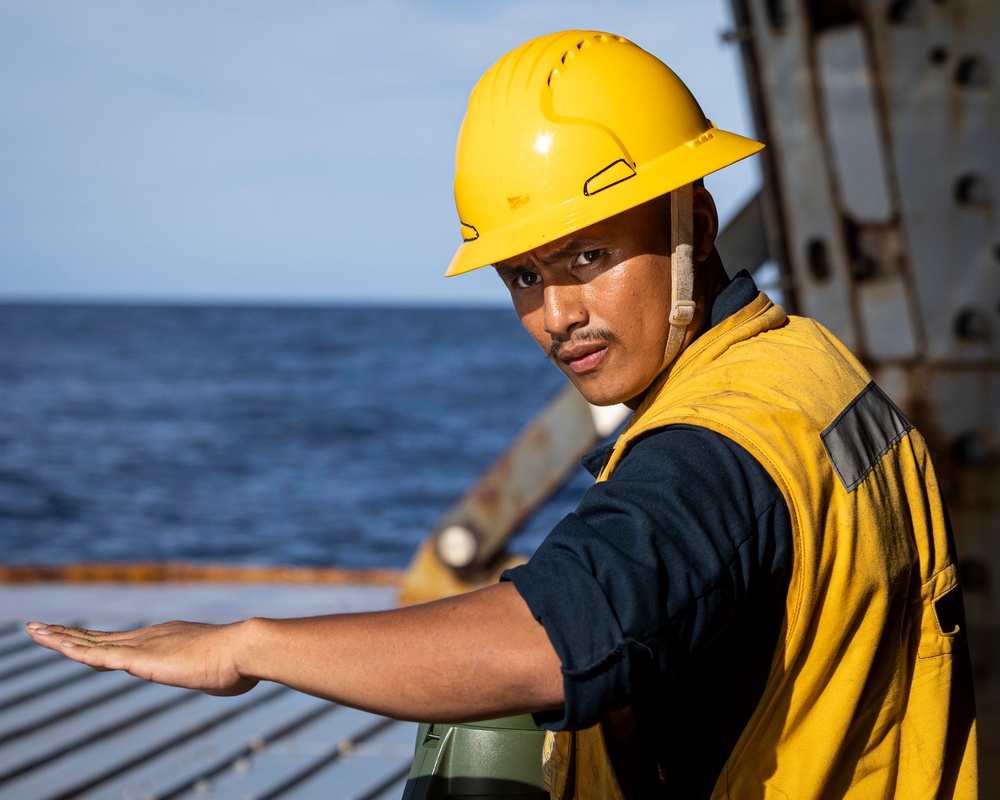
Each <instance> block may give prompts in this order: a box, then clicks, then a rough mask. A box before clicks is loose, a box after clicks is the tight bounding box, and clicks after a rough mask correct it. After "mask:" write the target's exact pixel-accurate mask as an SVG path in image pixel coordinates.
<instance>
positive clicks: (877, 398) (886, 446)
mask: <svg viewBox="0 0 1000 800" xmlns="http://www.w3.org/2000/svg"><path fill="white" fill-rule="evenodd" d="M912 427H913V425H911V424H910V421H909V420H908V419H907V418H906V417H904V416H903V412H902V411H900V410H899V409H898V408H896V405H895V403H893V402H892V400H890V399H889V397H888V395H886V393H885V392H883V391H882V390H881V389H879V388H878V386H876V385H875V384H874V382H873V383H869V384H868V385H867V386H866V387H865V388H864V389H862V390H861V392H860V393H859V394H858V396H857V397H855V398H854V399H853V400H852V401H851V403H850V405H849V406H847V408H845V409H844V410H843V411H842V412H840V415H839V416H838V417H837V418H836V419H835V420H834V421H833V422H832V423H831V424H830V425H829V427H827V429H826V430H825V431H823V433H821V434H820V438H822V439H823V445H824V446H825V447H826V452H827V455H829V456H830V463H832V464H833V469H834V471H835V472H836V473H837V477H838V478H840V482H841V483H842V484H844V488H845V489H847V491H848V492H853V491H854V490H855V489H857V488H858V484H860V483H861V481H863V480H864V479H865V476H866V475H867V474H868V473H869V472H871V471H872V470H873V469H874V468H875V464H876V463H878V460H879V459H880V458H881V457H882V456H883V455H884V454H885V453H886V452H888V451H889V450H890V449H891V448H892V446H893V445H894V444H896V442H898V441H899V440H900V439H902V438H903V436H905V435H906V433H907V432H908V431H909V430H910V429H911V428H912Z"/></svg>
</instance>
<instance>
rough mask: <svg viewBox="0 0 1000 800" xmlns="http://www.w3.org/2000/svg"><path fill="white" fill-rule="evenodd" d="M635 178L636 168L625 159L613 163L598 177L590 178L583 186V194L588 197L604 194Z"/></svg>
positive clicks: (598, 174) (597, 175) (599, 173)
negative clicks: (617, 185) (618, 184)
mask: <svg viewBox="0 0 1000 800" xmlns="http://www.w3.org/2000/svg"><path fill="white" fill-rule="evenodd" d="M634 177H635V167H633V166H632V165H631V164H629V163H628V162H627V161H626V160H625V159H624V158H619V159H618V160H617V161H612V162H611V163H610V164H608V166H606V167H605V168H604V169H602V170H601V171H600V172H598V173H597V174H596V175H593V176H591V177H590V178H588V179H587V180H586V181H585V182H584V184H583V193H584V195H586V196H587V197H590V196H591V195H595V194H597V193H598V192H603V191H604V190H605V189H608V188H610V187H612V186H614V185H615V184H617V183H621V182H622V181H627V180H628V179H629V178H634Z"/></svg>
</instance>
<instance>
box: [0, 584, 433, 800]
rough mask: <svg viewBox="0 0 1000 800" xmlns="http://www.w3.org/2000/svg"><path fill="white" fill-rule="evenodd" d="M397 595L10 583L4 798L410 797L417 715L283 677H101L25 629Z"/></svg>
mask: <svg viewBox="0 0 1000 800" xmlns="http://www.w3.org/2000/svg"><path fill="white" fill-rule="evenodd" d="M394 602H395V600H394V589H393V588H391V587H384V586H382V587H370V586H300V585H296V586H281V585H273V584H268V585H245V584H243V585H218V586H212V585H203V584H191V585H145V586H135V585H104V584H100V585H98V584H95V585H87V584H76V585H64V584H31V585H25V586H0V800H7V799H8V798H9V799H10V800H55V798H94V799H96V798H107V800H112V799H113V800H145V798H212V799H213V800H215V798H233V799H234V800H235V799H237V798H238V799H239V800H247V798H255V799H256V800H264V799H265V798H282V799H283V800H284V799H285V798H288V799H292V798H294V799H296V800H306V799H307V798H324V799H327V798H331V799H333V798H345V800H346V798H352V799H353V800H363V799H367V800H389V798H398V797H400V795H401V794H402V791H403V786H404V784H405V781H406V775H407V773H408V771H409V768H410V763H411V761H412V757H413V745H414V737H415V734H416V726H415V725H414V724H412V723H403V722H398V721H395V720H390V719H386V718H384V717H379V716H376V715H373V714H367V713H364V712H360V711H357V710H354V709H350V708H346V707H343V706H338V705H336V704H334V703H329V702H326V701H324V700H320V699H318V698H314V697H310V696H308V695H303V694H300V693H298V692H294V691H292V690H290V689H287V688H285V687H283V686H279V685H275V684H261V685H260V686H258V687H257V688H255V689H254V690H253V691H251V692H249V693H247V694H245V695H242V696H240V697H231V698H219V697H209V696H208V695H204V694H202V693H200V692H191V691H187V690H184V689H174V688H171V687H165V686H157V685H154V684H148V683H144V682H142V681H139V680H136V679H134V678H132V677H130V676H128V675H125V674H122V673H113V672H112V673H99V672H94V671H93V670H91V669H89V668H88V667H84V666H82V665H80V664H76V663H74V662H71V661H68V660H67V659H64V658H62V657H61V656H59V655H57V654H56V653H52V652H50V651H46V650H43V649H41V648H39V647H37V646H36V645H35V644H34V643H33V642H31V641H30V640H29V639H28V638H27V636H26V635H25V634H24V633H23V624H24V623H25V622H27V621H28V620H30V619H42V620H43V621H51V622H59V621H66V622H72V623H83V624H85V625H86V626H88V627H101V628H103V627H108V628H125V627H134V625H135V624H138V623H140V622H141V621H143V620H161V619H167V618H187V619H199V620H206V621H226V620H232V619H239V618H242V617H246V616H255V615H267V616H298V615H304V614H316V613H329V612H336V611H357V610H361V609H377V608H388V607H391V606H392V605H394ZM67 610H69V611H70V612H72V614H73V616H72V617H70V616H68V614H67ZM137 613H138V614H141V615H142V618H143V620H140V619H139V618H138V617H137Z"/></svg>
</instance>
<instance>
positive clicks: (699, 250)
mask: <svg viewBox="0 0 1000 800" xmlns="http://www.w3.org/2000/svg"><path fill="white" fill-rule="evenodd" d="M693 201H694V202H693V204H692V205H693V207H694V243H693V244H694V259H695V261H704V260H705V259H707V258H708V257H709V256H710V255H712V251H714V250H715V237H716V236H717V235H718V233H719V212H718V211H717V210H716V208H715V199H714V198H713V197H712V194H711V192H709V191H708V189H706V188H705V187H704V186H702V185H701V184H700V183H696V184H695V185H694V193H693Z"/></svg>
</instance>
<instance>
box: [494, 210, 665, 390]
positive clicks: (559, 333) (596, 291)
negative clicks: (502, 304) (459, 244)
mask: <svg viewBox="0 0 1000 800" xmlns="http://www.w3.org/2000/svg"><path fill="white" fill-rule="evenodd" d="M667 203H668V201H667V200H666V199H662V200H656V201H652V202H650V203H646V204H644V205H641V206H638V207H637V208H633V209H631V210H629V211H626V212H624V213H622V214H619V215H617V216H615V217H611V218H610V219H607V220H604V221H602V222H598V223H597V224H595V225H591V226H590V227H588V228H584V229H583V230H580V231H577V232H576V233H572V234H570V235H569V236H566V237H564V238H562V239H558V240H557V241H555V242H552V243H551V244H546V245H543V246H542V247H538V248H536V249H535V250H532V251H530V252H528V253H524V254H522V255H520V256H517V257H515V258H511V259H508V260H507V261H504V262H501V263H499V264H497V265H495V266H496V270H497V273H498V274H499V275H500V277H501V279H502V280H503V282H504V283H505V284H506V286H507V288H508V290H509V291H510V296H511V299H512V300H513V302H514V310H515V311H516V312H517V315H518V317H519V318H520V319H521V323H522V324H523V325H524V327H525V328H526V329H527V330H528V332H529V333H530V334H531V336H532V337H533V338H534V340H535V341H536V342H538V345H539V347H541V348H542V350H544V351H545V352H546V353H547V354H548V355H549V358H550V359H552V361H553V362H554V363H555V365H556V366H557V367H559V369H560V370H562V372H563V373H564V374H565V375H566V376H567V377H568V378H569V379H570V381H572V382H573V384H574V385H575V386H576V388H577V389H578V390H579V391H580V393H581V394H582V395H583V396H584V397H585V398H586V399H587V400H588V401H589V402H591V403H594V404H595V405H612V404H614V403H622V402H627V401H630V400H633V399H635V398H637V397H638V396H639V395H641V394H642V393H643V392H644V391H645V390H646V389H647V388H648V387H649V385H650V384H651V383H652V382H653V379H654V378H655V377H656V376H657V375H658V374H659V372H660V368H661V366H662V363H663V353H664V350H665V348H666V343H667V333H668V331H669V329H670V325H669V322H668V317H669V314H670V231H669V223H668V220H669V206H668V205H667Z"/></svg>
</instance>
